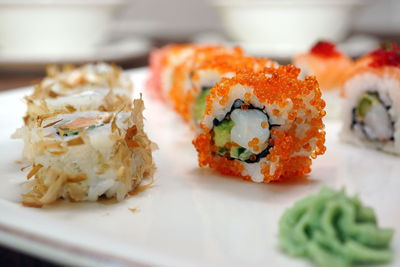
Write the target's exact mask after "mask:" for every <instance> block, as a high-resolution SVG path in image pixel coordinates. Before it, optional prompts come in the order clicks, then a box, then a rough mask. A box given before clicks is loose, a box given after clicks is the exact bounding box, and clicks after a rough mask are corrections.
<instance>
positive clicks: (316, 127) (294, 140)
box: [193, 65, 326, 183]
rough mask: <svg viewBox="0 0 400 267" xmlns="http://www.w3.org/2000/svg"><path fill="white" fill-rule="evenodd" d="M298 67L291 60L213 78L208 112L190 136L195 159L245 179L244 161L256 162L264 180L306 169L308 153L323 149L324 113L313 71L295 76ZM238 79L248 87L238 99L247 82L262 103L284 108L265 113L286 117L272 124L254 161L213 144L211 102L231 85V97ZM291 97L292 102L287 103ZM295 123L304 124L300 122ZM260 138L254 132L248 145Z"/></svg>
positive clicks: (224, 96)
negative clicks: (228, 153)
mask: <svg viewBox="0 0 400 267" xmlns="http://www.w3.org/2000/svg"><path fill="white" fill-rule="evenodd" d="M299 72H300V70H299V69H298V68H296V67H294V66H292V65H288V66H280V67H279V68H265V69H263V70H261V71H259V72H254V71H241V72H238V73H237V74H236V75H235V76H234V77H233V78H230V79H228V78H223V79H222V80H221V81H220V82H219V83H217V84H216V85H215V86H214V87H213V88H212V89H211V91H210V95H209V96H208V97H207V99H206V102H207V107H206V115H205V118H204V119H203V122H202V123H201V127H202V133H201V134H199V135H198V136H197V138H196V139H195V140H194V141H193V144H194V146H195V148H196V150H197V151H198V158H199V165H200V166H201V167H203V166H209V167H211V168H214V169H216V170H218V171H220V172H221V173H224V174H229V175H234V176H240V177H242V178H244V179H246V180H249V179H252V177H250V175H254V173H251V174H249V173H248V172H247V169H246V166H247V165H246V164H259V165H260V168H261V174H262V176H263V181H264V182H266V183H269V182H272V181H279V180H281V179H284V178H287V177H294V176H302V175H305V174H308V173H310V171H311V168H310V167H311V163H312V160H311V158H314V157H316V156H318V155H322V154H323V153H325V150H326V148H325V146H324V143H325V132H324V131H323V129H324V124H323V121H322V118H323V116H324V115H325V112H324V111H323V109H324V107H325V102H324V101H323V100H322V99H321V91H320V89H319V86H318V82H317V81H316V79H315V77H306V78H305V79H304V80H299V79H298V78H297V77H298V74H299ZM237 85H239V86H241V87H243V88H246V89H243V91H244V90H246V92H243V94H242V97H243V98H242V100H243V99H245V98H246V93H247V92H248V90H249V88H250V89H251V90H252V95H253V96H255V97H256V98H257V99H258V101H259V103H260V104H261V105H264V106H266V107H267V108H268V106H269V105H274V106H278V107H280V108H282V110H279V109H277V108H272V109H270V110H271V113H272V114H268V115H269V116H280V120H283V121H284V123H283V124H282V125H280V126H274V127H272V128H271V130H270V139H269V140H268V143H269V146H270V149H269V151H268V154H267V155H266V157H264V158H261V159H260V160H259V161H258V162H256V163H245V162H243V161H240V160H238V159H227V158H225V157H223V156H220V155H218V154H217V153H215V152H213V151H212V149H211V147H212V146H213V130H212V127H213V125H212V124H210V122H212V121H213V119H214V117H213V114H215V113H216V112H217V111H216V110H214V109H215V108H218V107H217V106H216V105H215V104H214V103H215V102H217V103H218V102H219V103H222V105H226V104H227V103H228V100H230V99H231V97H232V96H231V90H232V89H233V88H235V93H234V97H237V96H238V95H237V94H238V91H237V90H238V87H237ZM310 96H311V98H310ZM289 103H293V105H292V106H288V104H289ZM248 104H251V103H248ZM289 107H290V110H289ZM285 110H286V111H285ZM265 123H266V122H265ZM299 125H301V126H302V127H301V128H299V127H298V126H299ZM262 126H263V125H262ZM263 127H268V124H264V126H263ZM298 129H302V131H301V133H298V132H299V131H298ZM259 142H260V140H259V139H258V138H253V139H252V140H251V141H250V142H248V146H249V147H251V148H253V149H254V148H257V150H258V149H259V147H258V146H259ZM254 150H256V149H254ZM252 169H253V168H252ZM257 181H259V179H258V178H257Z"/></svg>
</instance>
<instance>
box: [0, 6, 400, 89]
mask: <svg viewBox="0 0 400 267" xmlns="http://www.w3.org/2000/svg"><path fill="white" fill-rule="evenodd" d="M399 11H400V1H398V0H336V1H335V0H275V1H274V0H185V1H181V0H168V1H160V0H0V89H3V90H4V89H7V88H14V87H19V86H24V85H28V84H32V83H34V82H36V81H37V79H39V78H40V77H41V76H42V75H43V74H44V70H45V66H46V65H47V64H52V63H57V64H62V63H73V64H82V63H86V62H91V61H106V62H112V63H117V64H120V65H122V66H123V67H124V68H134V67H140V66H145V65H146V64H147V56H148V53H149V52H150V51H151V49H153V48H154V47H158V46H161V45H164V44H166V43H170V42H205V43H214V42H217V43H223V44H226V45H241V46H242V47H243V48H244V49H245V50H246V51H247V52H248V53H249V54H252V55H256V56H265V57H270V58H272V59H275V60H278V61H280V62H281V63H288V62H290V58H291V57H292V56H293V55H294V54H295V53H298V52H302V51H306V50H307V49H309V48H310V46H311V44H312V43H314V42H315V41H317V40H319V39H328V40H330V41H335V42H338V43H339V47H340V48H341V49H342V50H343V51H344V52H346V53H348V54H349V55H351V56H352V57H357V56H359V55H361V54H363V53H365V52H366V51H370V50H371V49H373V48H374V47H375V46H376V45H377V44H379V43H380V42H382V41H395V42H396V41H399V39H400V16H398V14H399Z"/></svg>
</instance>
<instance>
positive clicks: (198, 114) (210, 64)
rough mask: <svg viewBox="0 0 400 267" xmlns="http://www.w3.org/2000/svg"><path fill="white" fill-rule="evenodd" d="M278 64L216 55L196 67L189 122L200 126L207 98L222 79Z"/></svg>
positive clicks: (187, 97)
mask: <svg viewBox="0 0 400 267" xmlns="http://www.w3.org/2000/svg"><path fill="white" fill-rule="evenodd" d="M277 66H278V64H277V63H276V62H274V61H271V60H269V59H267V58H264V59H261V58H254V57H249V56H243V55H239V54H232V55H231V54H227V55H216V56H214V57H211V58H210V59H208V60H205V61H202V62H201V63H200V64H199V65H198V66H196V68H195V70H194V71H193V75H192V77H191V84H192V88H191V90H190V91H189V92H188V93H187V94H186V100H185V103H187V104H188V107H189V109H188V115H189V117H188V118H187V120H188V121H191V122H192V123H194V124H195V127H198V126H199V124H198V123H199V121H200V120H201V119H202V118H203V116H204V113H205V108H206V97H207V95H209V93H210V90H211V88H212V87H213V86H214V85H215V84H216V83H217V82H219V81H220V80H221V79H222V78H231V77H233V76H234V75H235V74H236V73H238V72H240V71H246V70H247V71H260V70H262V69H264V68H265V67H277Z"/></svg>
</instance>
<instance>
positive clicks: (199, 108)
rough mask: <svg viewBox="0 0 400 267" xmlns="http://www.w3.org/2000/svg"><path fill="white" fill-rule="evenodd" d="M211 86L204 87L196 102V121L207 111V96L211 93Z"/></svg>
mask: <svg viewBox="0 0 400 267" xmlns="http://www.w3.org/2000/svg"><path fill="white" fill-rule="evenodd" d="M210 89H211V87H203V89H202V91H201V93H200V94H199V96H198V97H197V99H196V101H195V103H194V117H195V119H196V121H200V120H201V119H202V118H203V117H204V114H205V113H206V107H207V102H206V97H207V96H208V95H209V94H210Z"/></svg>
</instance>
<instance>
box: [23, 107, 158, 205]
mask: <svg viewBox="0 0 400 267" xmlns="http://www.w3.org/2000/svg"><path fill="white" fill-rule="evenodd" d="M143 109H144V105H143V101H142V100H141V99H137V100H134V108H133V110H132V111H131V112H121V113H108V112H99V111H86V112H75V113H69V114H56V115H54V116H48V117H47V118H45V119H43V120H40V121H38V122H37V126H36V127H34V128H33V129H31V130H30V131H26V132H25V134H26V135H28V137H26V138H25V140H29V142H30V144H29V145H28V146H27V147H28V148H29V151H28V153H27V155H28V159H29V161H30V163H31V166H32V168H31V170H30V172H29V173H28V175H27V178H28V179H29V181H28V183H27V187H28V190H29V192H27V193H26V194H23V195H22V203H23V204H24V205H26V206H32V207H41V206H43V205H46V204H50V203H52V202H54V201H56V200H57V199H59V198H64V199H67V200H71V201H96V200H97V199H98V198H99V197H102V196H104V197H107V198H111V197H115V198H116V199H117V200H118V201H120V200H122V199H124V198H125V197H126V196H127V194H128V193H129V192H130V191H132V190H133V189H135V188H136V187H137V186H138V185H139V184H140V183H141V182H142V180H143V179H146V178H149V177H151V176H152V174H153V172H154V168H155V167H154V164H153V161H152V155H151V153H152V147H153V146H154V145H153V143H152V142H151V141H150V140H149V139H148V138H147V135H146V134H145V132H144V131H143V115H142V112H143Z"/></svg>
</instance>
